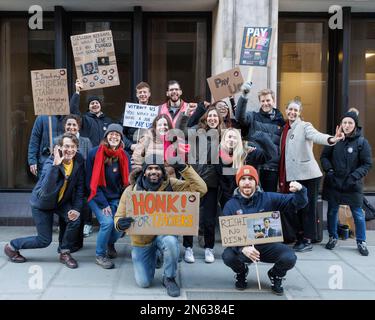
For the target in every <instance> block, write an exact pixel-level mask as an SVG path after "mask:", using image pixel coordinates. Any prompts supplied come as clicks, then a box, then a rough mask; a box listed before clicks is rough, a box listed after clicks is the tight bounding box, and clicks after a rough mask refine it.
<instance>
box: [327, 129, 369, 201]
mask: <svg viewBox="0 0 375 320" xmlns="http://www.w3.org/2000/svg"><path fill="white" fill-rule="evenodd" d="M361 136H362V130H361V128H357V130H356V132H355V134H354V135H353V136H351V137H346V138H345V140H344V141H339V142H338V143H337V144H336V145H334V146H333V147H331V146H326V147H324V149H323V152H322V155H321V157H320V162H321V164H322V167H323V170H324V171H325V172H326V176H325V179H324V185H323V199H324V200H327V201H329V202H331V203H333V204H336V205H339V204H346V205H350V206H355V207H362V203H363V178H364V177H365V176H366V175H367V173H368V171H369V170H370V168H371V166H372V156H371V146H370V144H369V143H368V141H367V140H366V139H365V138H364V137H363V138H361V139H360V137H361ZM361 140H362V142H361Z"/></svg>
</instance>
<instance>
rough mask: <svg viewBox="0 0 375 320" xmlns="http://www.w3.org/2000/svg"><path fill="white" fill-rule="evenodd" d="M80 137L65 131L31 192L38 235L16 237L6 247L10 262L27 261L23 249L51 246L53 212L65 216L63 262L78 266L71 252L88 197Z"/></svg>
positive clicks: (69, 265)
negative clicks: (84, 199)
mask: <svg viewBox="0 0 375 320" xmlns="http://www.w3.org/2000/svg"><path fill="white" fill-rule="evenodd" d="M77 149H78V139H77V137H76V136H74V135H72V134H70V133H65V134H64V135H63V136H62V137H61V138H59V140H58V143H57V145H56V146H55V148H54V152H53V156H50V157H49V158H48V159H47V160H46V162H45V164H44V166H43V171H42V174H41V177H40V179H39V180H38V183H37V184H36V186H35V188H34V189H33V192H32V194H31V200H30V204H31V210H32V213H33V219H34V222H35V225H36V229H37V233H38V235H37V236H30V237H25V238H18V239H14V240H12V241H11V242H10V244H6V245H5V248H4V252H5V254H6V255H7V256H8V258H9V259H10V261H12V262H16V263H22V262H26V258H25V257H23V256H22V255H21V254H20V252H19V250H21V249H36V248H45V247H48V246H49V245H50V243H51V241H52V226H53V214H54V213H56V214H57V215H58V216H59V217H60V219H64V221H65V223H66V229H65V230H61V229H60V233H62V234H60V236H59V251H60V262H61V263H63V264H65V265H66V266H67V267H68V268H71V269H74V268H77V267H78V264H77V261H76V260H75V259H73V258H72V256H71V255H70V251H71V249H72V246H73V245H74V241H75V239H77V237H78V232H79V226H80V212H81V209H82V205H83V197H84V175H83V174H82V172H83V170H84V161H83V158H82V156H81V155H80V154H79V153H77Z"/></svg>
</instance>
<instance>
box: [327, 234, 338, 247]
mask: <svg viewBox="0 0 375 320" xmlns="http://www.w3.org/2000/svg"><path fill="white" fill-rule="evenodd" d="M336 244H337V239H336V238H334V237H329V240H328V242H327V244H326V249H328V250H332V249H333V248H334V247H335V246H336Z"/></svg>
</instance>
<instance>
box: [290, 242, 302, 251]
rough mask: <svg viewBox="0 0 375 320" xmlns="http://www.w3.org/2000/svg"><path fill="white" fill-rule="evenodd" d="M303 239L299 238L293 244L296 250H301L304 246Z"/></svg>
mask: <svg viewBox="0 0 375 320" xmlns="http://www.w3.org/2000/svg"><path fill="white" fill-rule="evenodd" d="M303 247H304V246H303V241H302V240H297V241H296V243H295V244H294V246H293V250H294V251H298V250H301V249H302V248H303Z"/></svg>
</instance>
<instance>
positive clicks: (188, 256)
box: [184, 247, 195, 263]
mask: <svg viewBox="0 0 375 320" xmlns="http://www.w3.org/2000/svg"><path fill="white" fill-rule="evenodd" d="M184 260H185V262H187V263H194V262H195V259H194V253H193V249H192V248H190V247H188V248H186V249H185V256H184Z"/></svg>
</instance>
